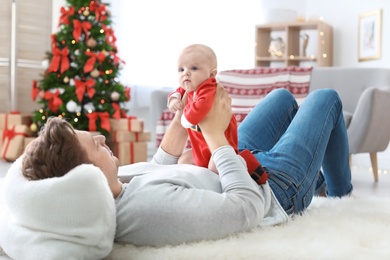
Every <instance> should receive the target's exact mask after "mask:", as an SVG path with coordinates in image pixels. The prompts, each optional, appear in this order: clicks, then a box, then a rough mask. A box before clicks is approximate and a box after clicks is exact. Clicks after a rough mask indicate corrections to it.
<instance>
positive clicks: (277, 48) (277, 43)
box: [268, 37, 285, 57]
mask: <svg viewBox="0 0 390 260" xmlns="http://www.w3.org/2000/svg"><path fill="white" fill-rule="evenodd" d="M284 47H285V44H284V42H283V39H282V38H281V37H278V38H276V39H273V38H272V39H271V42H270V44H269V48H268V52H269V54H271V56H272V57H282V56H283V55H284Z"/></svg>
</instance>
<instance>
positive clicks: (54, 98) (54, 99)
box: [44, 89, 62, 113]
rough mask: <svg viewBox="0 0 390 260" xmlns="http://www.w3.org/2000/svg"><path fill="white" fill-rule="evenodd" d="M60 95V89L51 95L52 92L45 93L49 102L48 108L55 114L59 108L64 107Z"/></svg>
mask: <svg viewBox="0 0 390 260" xmlns="http://www.w3.org/2000/svg"><path fill="white" fill-rule="evenodd" d="M59 95H60V91H59V90H58V89H57V91H56V92H55V93H51V92H50V91H46V92H45V96H44V98H45V99H46V100H47V101H48V102H49V103H48V106H49V108H50V110H52V111H53V112H54V113H55V112H57V110H58V108H59V107H60V106H61V105H62V99H61V98H59V97H58V96H59Z"/></svg>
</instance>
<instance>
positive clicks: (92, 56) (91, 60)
mask: <svg viewBox="0 0 390 260" xmlns="http://www.w3.org/2000/svg"><path fill="white" fill-rule="evenodd" d="M85 55H87V56H89V57H90V58H89V59H88V60H87V62H86V63H85V65H84V73H88V72H90V71H92V70H93V67H94V66H95V62H96V59H97V60H98V61H99V62H100V65H102V63H103V61H104V59H105V58H106V55H105V54H104V53H103V52H99V53H98V54H96V53H94V52H90V51H86V52H85Z"/></svg>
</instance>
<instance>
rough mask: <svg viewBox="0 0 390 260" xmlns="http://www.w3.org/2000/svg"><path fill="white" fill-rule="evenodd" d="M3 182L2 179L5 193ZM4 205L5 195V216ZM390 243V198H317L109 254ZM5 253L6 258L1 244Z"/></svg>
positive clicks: (287, 255) (304, 254)
mask: <svg viewBox="0 0 390 260" xmlns="http://www.w3.org/2000/svg"><path fill="white" fill-rule="evenodd" d="M1 188H2V179H0V193H1V192H2V189H1ZM3 209H4V202H3V199H2V197H0V217H5V216H4V214H2V213H4V210H3ZM21 243H23V242H22V241H21ZM389 245H390V198H386V199H381V198H364V199H363V198H353V197H352V198H343V199H327V198H315V199H314V201H313V203H312V205H311V207H310V208H309V210H308V211H306V212H305V214H303V215H301V216H295V217H294V218H293V219H292V221H291V222H290V223H288V224H286V225H282V226H277V227H269V228H258V229H255V230H253V231H252V232H247V233H241V234H238V235H235V236H232V237H229V238H226V239H222V240H218V241H203V242H199V243H192V244H185V245H181V246H176V247H171V246H167V247H163V248H150V247H135V246H132V245H120V244H115V247H114V250H113V251H112V252H111V254H110V255H109V256H108V257H107V258H106V259H114V260H118V259H142V260H145V259H153V260H154V259H234V260H236V259H370V260H374V259H390V246H389ZM2 256H3V257H2ZM0 259H6V258H4V252H3V251H2V250H1V248H0Z"/></svg>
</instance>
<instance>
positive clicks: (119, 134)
mask: <svg viewBox="0 0 390 260" xmlns="http://www.w3.org/2000/svg"><path fill="white" fill-rule="evenodd" d="M109 138H110V141H112V142H116V143H122V142H148V141H150V132H148V131H144V132H128V131H111V133H110V136H109Z"/></svg>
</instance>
